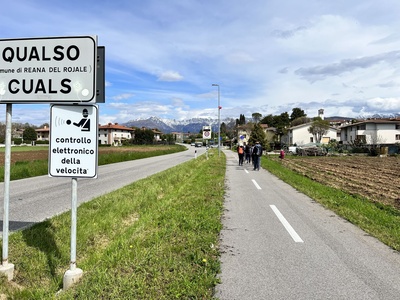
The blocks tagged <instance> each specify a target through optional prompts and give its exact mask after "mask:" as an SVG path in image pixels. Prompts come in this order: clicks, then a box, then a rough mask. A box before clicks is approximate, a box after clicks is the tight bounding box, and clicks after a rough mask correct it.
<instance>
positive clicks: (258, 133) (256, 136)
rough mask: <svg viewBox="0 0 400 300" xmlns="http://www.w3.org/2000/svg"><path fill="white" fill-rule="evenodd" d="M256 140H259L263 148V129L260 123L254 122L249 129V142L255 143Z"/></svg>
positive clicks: (264, 138) (264, 142) (264, 139)
mask: <svg viewBox="0 0 400 300" xmlns="http://www.w3.org/2000/svg"><path fill="white" fill-rule="evenodd" d="M257 141H259V142H260V144H261V146H262V147H263V148H265V147H266V135H265V131H264V129H263V128H262V127H261V125H260V123H257V124H254V126H253V129H252V130H251V134H250V138H249V143H250V144H253V145H254V144H255V143H256V142H257Z"/></svg>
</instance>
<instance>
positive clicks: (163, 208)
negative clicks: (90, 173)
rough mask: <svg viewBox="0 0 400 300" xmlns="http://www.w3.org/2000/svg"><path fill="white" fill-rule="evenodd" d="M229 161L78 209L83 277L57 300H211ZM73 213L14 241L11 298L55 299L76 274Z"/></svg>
mask: <svg viewBox="0 0 400 300" xmlns="http://www.w3.org/2000/svg"><path fill="white" fill-rule="evenodd" d="M225 169H226V165H225V156H221V157H220V158H219V157H218V155H216V152H215V150H212V151H210V155H209V159H208V160H206V158H205V156H204V155H202V156H200V157H198V158H197V159H193V160H191V161H189V162H186V163H184V164H181V165H179V166H177V167H174V168H172V169H169V170H166V171H164V172H161V173H158V174H156V175H154V176H151V177H149V178H147V179H143V180H140V181H137V182H135V183H133V184H131V185H128V186H126V187H124V188H122V189H119V190H117V191H115V192H113V193H110V194H108V195H104V196H102V197H98V198H96V199H94V200H92V201H90V202H88V203H85V204H82V205H81V206H80V207H79V209H78V233H77V265H78V267H79V268H81V269H82V270H83V271H84V276H83V278H82V279H81V281H80V282H79V284H77V285H75V286H74V287H73V288H71V289H69V290H67V291H65V292H62V293H61V294H59V295H58V296H57V299H211V298H212V295H213V289H214V286H215V285H216V284H217V282H218V279H217V277H216V276H217V273H218V272H219V270H220V263H219V252H218V249H217V247H216V245H217V243H218V236H219V232H220V230H221V227H222V225H221V220H220V218H221V215H222V208H223V197H224V177H225ZM69 241H70V213H64V214H62V215H59V216H56V217H54V218H52V219H49V220H47V221H45V222H42V223H40V224H37V225H35V226H33V227H31V228H29V229H26V230H23V231H20V232H16V233H14V234H12V235H11V236H10V241H9V257H10V261H12V263H13V264H14V265H15V276H14V280H13V283H9V282H7V281H6V280H3V282H2V283H1V284H0V293H3V294H4V295H7V297H8V298H7V299H54V298H56V297H55V294H56V292H57V291H58V290H60V289H61V288H62V279H63V274H64V272H65V271H66V270H68V268H69V259H70V242H69Z"/></svg>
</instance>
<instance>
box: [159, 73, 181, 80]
mask: <svg viewBox="0 0 400 300" xmlns="http://www.w3.org/2000/svg"><path fill="white" fill-rule="evenodd" d="M181 80H183V76H182V75H180V74H179V73H178V72H174V71H166V72H163V73H162V74H161V75H160V76H159V77H158V81H181Z"/></svg>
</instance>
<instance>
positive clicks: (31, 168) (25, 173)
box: [0, 145, 187, 182]
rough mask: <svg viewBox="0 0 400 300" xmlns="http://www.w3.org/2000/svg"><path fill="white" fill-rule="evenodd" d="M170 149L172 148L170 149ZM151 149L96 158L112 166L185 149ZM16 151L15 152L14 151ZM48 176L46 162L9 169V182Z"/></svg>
mask: <svg viewBox="0 0 400 300" xmlns="http://www.w3.org/2000/svg"><path fill="white" fill-rule="evenodd" d="M135 147H140V146H133V147H131V148H132V149H134V148H135ZM146 147H149V146H146ZM171 147H172V148H171ZM151 148H153V149H152V150H150V151H146V152H134V151H132V152H130V151H126V152H115V153H104V154H102V153H100V154H99V158H98V164H99V166H101V165H106V164H113V163H116V162H122V161H129V160H135V159H141V158H147V157H153V156H158V155H165V154H171V153H175V152H180V151H184V150H186V149H187V148H186V147H185V146H182V145H173V146H171V145H169V146H168V147H164V146H162V145H161V146H154V147H151ZM29 149H30V150H32V149H34V150H37V148H35V147H18V151H20V150H21V151H29ZM14 151H17V150H14ZM46 174H48V160H47V159H45V160H34V161H20V162H17V163H15V164H13V165H12V166H11V167H10V180H17V179H23V178H29V177H34V176H41V175H46ZM0 182H4V165H3V166H0Z"/></svg>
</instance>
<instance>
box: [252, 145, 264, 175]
mask: <svg viewBox="0 0 400 300" xmlns="http://www.w3.org/2000/svg"><path fill="white" fill-rule="evenodd" d="M262 152H263V148H262V146H261V145H260V142H259V141H257V142H256V145H255V146H254V149H253V159H254V169H253V170H254V171H255V170H257V171H259V170H260V162H261V156H262Z"/></svg>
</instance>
